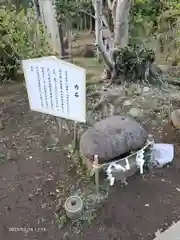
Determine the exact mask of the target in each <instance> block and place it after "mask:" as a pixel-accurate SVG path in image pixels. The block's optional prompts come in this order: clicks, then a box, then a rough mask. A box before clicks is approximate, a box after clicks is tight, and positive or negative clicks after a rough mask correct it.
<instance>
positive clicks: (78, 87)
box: [22, 56, 86, 122]
mask: <svg viewBox="0 0 180 240" xmlns="http://www.w3.org/2000/svg"><path fill="white" fill-rule="evenodd" d="M22 67H23V71H24V75H25V81H26V87H27V92H28V98H29V104H30V108H31V110H34V111H38V112H42V113H46V114H50V115H53V116H56V117H61V118H66V119H71V120H74V121H78V122H85V121H86V83H85V82H86V70H85V69H83V68H81V67H78V66H75V65H73V64H71V63H68V62H65V61H62V60H60V59H58V58H56V57H54V56H51V57H42V58H35V59H27V60H23V61H22Z"/></svg>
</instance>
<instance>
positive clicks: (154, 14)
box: [130, 0, 180, 37]
mask: <svg viewBox="0 0 180 240" xmlns="http://www.w3.org/2000/svg"><path fill="white" fill-rule="evenodd" d="M169 10H171V11H172V10H175V11H179V10H180V3H179V0H172V1H166V0H135V2H134V4H133V7H132V8H131V21H130V23H131V35H133V36H134V35H136V34H137V33H138V31H137V30H139V29H141V30H142V31H141V32H143V33H144V34H145V35H146V37H148V36H149V35H150V34H153V33H155V32H156V31H157V30H158V24H159V20H160V18H161V15H162V14H164V12H166V11H169Z"/></svg>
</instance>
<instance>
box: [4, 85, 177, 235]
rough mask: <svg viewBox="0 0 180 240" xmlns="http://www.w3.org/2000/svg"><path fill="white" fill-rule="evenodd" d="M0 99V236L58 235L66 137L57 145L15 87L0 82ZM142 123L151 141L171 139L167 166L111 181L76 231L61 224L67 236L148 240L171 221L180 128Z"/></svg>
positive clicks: (52, 127)
mask: <svg viewBox="0 0 180 240" xmlns="http://www.w3.org/2000/svg"><path fill="white" fill-rule="evenodd" d="M0 103H1V104H0V123H1V130H0V153H1V154H0V163H1V165H0V222H1V224H0V239H3V240H11V239H13V240H26V239H27V240H33V239H37V240H41V239H42V240H51V239H53V240H56V239H57V240H61V239H62V237H63V234H64V231H67V229H59V228H58V226H57V224H56V219H55V216H54V213H55V210H56V204H57V203H56V194H55V192H56V189H57V188H58V189H61V190H60V193H61V191H62V192H64V190H65V193H63V194H67V196H68V191H69V190H71V189H72V188H73V186H74V185H76V184H74V183H75V182H77V176H76V174H75V172H74V171H73V170H69V164H70V162H69V161H70V160H69V159H68V157H67V153H66V152H65V151H64V150H63V148H62V145H66V144H69V143H71V136H70V135H68V133H67V132H66V131H65V132H64V136H63V138H62V140H61V144H59V142H58V135H57V128H56V124H55V121H54V118H53V117H50V116H47V115H42V114H40V113H36V112H32V111H30V110H29V104H28V100H27V96H26V91H25V87H24V86H23V85H21V84H17V85H13V86H12V85H9V86H8V85H4V86H2V87H1V88H0ZM175 104H176V106H177V107H178V105H179V102H178V100H177V101H176V103H175ZM145 127H146V128H147V130H149V131H150V132H151V133H153V134H154V136H155V139H156V141H157V142H165V143H173V144H175V159H174V162H173V165H172V166H170V167H169V168H163V169H159V170H158V169H156V170H155V169H154V170H153V172H152V173H150V174H149V175H146V176H145V177H144V178H141V177H140V176H139V175H136V176H134V177H132V178H131V179H130V180H129V185H128V186H127V187H126V188H121V187H120V184H118V183H117V184H116V185H115V186H114V187H112V189H111V191H110V195H109V197H108V199H107V201H106V202H105V203H104V205H103V207H102V208H101V210H100V212H99V214H98V218H97V219H96V220H95V221H94V222H93V223H92V225H91V226H85V227H84V229H83V232H82V233H81V234H77V233H75V232H73V230H72V229H69V230H68V232H69V236H70V239H74V240H76V239H77V240H81V239H82V240H84V239H86V240H92V239H94V240H100V239H103V240H113V239H114V240H118V239H121V240H136V239H137V240H140V239H141V240H143V239H144V240H152V239H153V237H154V233H155V232H156V231H157V230H158V229H160V230H164V229H166V228H167V227H168V226H169V225H171V224H172V222H173V221H176V220H178V219H179V215H180V208H179V206H180V181H179V176H180V142H179V139H180V133H179V132H178V131H177V130H175V129H173V128H172V126H171V125H170V124H169V123H168V121H162V122H161V121H159V122H158V126H157V125H156V126H155V124H154V123H153V124H152V123H151V122H149V123H146V124H145ZM4 152H5V153H6V156H3V153H4ZM70 188H71V189H70ZM12 228H14V229H12ZM20 228H22V229H20ZM23 228H24V229H23ZM28 228H30V229H29V230H30V231H29V232H28V231H25V230H28Z"/></svg>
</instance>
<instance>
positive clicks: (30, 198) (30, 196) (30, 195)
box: [29, 193, 33, 201]
mask: <svg viewBox="0 0 180 240" xmlns="http://www.w3.org/2000/svg"><path fill="white" fill-rule="evenodd" d="M32 198H33V194H31V193H30V194H29V201H31V200H32Z"/></svg>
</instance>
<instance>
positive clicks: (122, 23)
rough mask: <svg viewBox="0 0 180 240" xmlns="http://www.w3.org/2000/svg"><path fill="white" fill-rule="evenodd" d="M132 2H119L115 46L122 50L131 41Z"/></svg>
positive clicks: (120, 0)
mask: <svg viewBox="0 0 180 240" xmlns="http://www.w3.org/2000/svg"><path fill="white" fill-rule="evenodd" d="M131 3H132V0H117V5H116V15H115V23H114V24H115V26H114V37H115V39H114V41H115V45H116V46H119V47H121V48H123V47H125V46H126V45H127V44H128V39H129V34H128V33H129V23H128V17H129V11H130V7H131Z"/></svg>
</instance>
